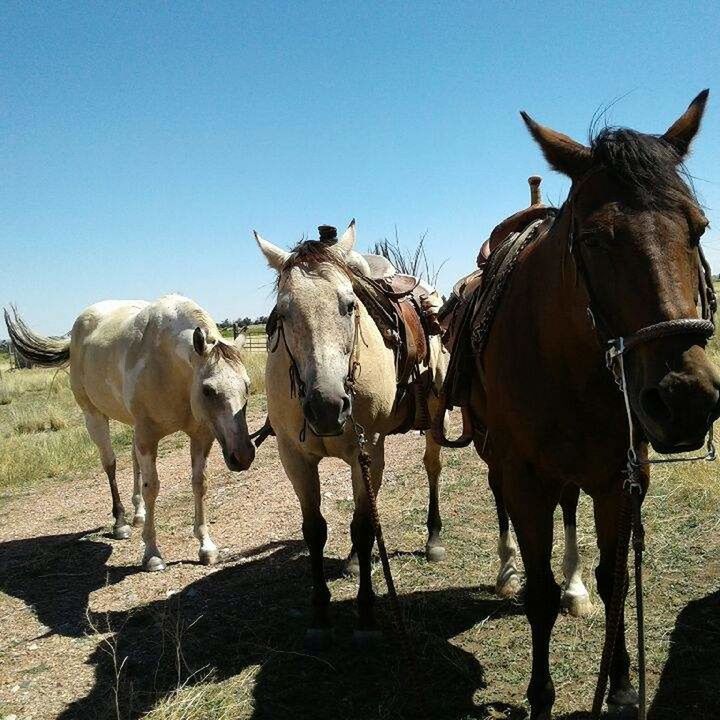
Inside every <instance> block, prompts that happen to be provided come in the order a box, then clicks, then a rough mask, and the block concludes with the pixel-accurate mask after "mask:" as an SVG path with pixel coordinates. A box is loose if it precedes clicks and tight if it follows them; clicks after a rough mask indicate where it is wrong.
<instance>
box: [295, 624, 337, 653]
mask: <svg viewBox="0 0 720 720" xmlns="http://www.w3.org/2000/svg"><path fill="white" fill-rule="evenodd" d="M333 640H334V638H333V631H332V629H331V628H308V629H307V630H306V631H305V642H304V643H303V644H304V646H305V651H306V652H309V653H317V652H323V651H324V650H327V649H329V648H330V647H332V644H333Z"/></svg>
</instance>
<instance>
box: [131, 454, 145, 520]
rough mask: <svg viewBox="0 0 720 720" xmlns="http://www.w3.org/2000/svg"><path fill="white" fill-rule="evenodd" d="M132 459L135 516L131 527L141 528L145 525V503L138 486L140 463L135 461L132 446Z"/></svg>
mask: <svg viewBox="0 0 720 720" xmlns="http://www.w3.org/2000/svg"><path fill="white" fill-rule="evenodd" d="M132 459H133V496H132V501H133V507H134V508H135V515H134V517H133V525H134V526H135V527H142V526H143V525H144V523H145V501H144V500H143V496H142V487H141V485H140V482H141V478H142V475H141V473H140V463H139V462H138V459H137V451H136V450H135V445H134V444H133V450H132Z"/></svg>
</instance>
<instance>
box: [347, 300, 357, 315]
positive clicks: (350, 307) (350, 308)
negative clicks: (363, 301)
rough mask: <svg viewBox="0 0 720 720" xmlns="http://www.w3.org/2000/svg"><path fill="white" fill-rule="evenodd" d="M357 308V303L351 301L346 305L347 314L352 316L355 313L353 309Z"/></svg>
mask: <svg viewBox="0 0 720 720" xmlns="http://www.w3.org/2000/svg"><path fill="white" fill-rule="evenodd" d="M356 307H357V303H356V302H355V301H354V300H351V301H350V302H349V303H348V304H347V314H348V315H352V314H353V313H354V312H355V308H356Z"/></svg>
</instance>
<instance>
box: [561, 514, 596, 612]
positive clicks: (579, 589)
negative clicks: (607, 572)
mask: <svg viewBox="0 0 720 720" xmlns="http://www.w3.org/2000/svg"><path fill="white" fill-rule="evenodd" d="M563 575H564V577H565V583H564V592H563V597H562V607H563V609H565V610H566V611H567V612H568V613H569V614H570V615H574V616H575V617H583V616H585V615H588V614H590V613H591V612H592V603H591V602H590V594H589V593H588V590H587V588H586V587H585V584H584V583H583V580H582V561H581V560H580V553H579V552H578V547H577V529H576V528H575V527H574V526H571V525H566V526H565V554H564V556H563Z"/></svg>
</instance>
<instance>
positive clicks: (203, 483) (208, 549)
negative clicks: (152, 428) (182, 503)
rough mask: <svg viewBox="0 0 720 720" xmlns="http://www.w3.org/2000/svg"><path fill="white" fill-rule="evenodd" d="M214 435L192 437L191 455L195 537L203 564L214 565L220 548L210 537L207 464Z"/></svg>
mask: <svg viewBox="0 0 720 720" xmlns="http://www.w3.org/2000/svg"><path fill="white" fill-rule="evenodd" d="M212 443H213V441H212V436H210V438H209V439H206V438H195V437H192V438H190V455H191V459H192V488H193V496H194V497H195V528H194V530H195V537H196V538H197V539H198V540H199V541H200V562H201V563H202V564H203V565H214V564H215V563H216V562H217V559H218V549H217V546H216V545H215V543H214V542H213V541H212V538H211V537H210V531H209V530H208V520H207V502H206V498H207V477H206V476H205V465H206V464H207V457H208V453H209V452H210V448H211V447H212Z"/></svg>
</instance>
